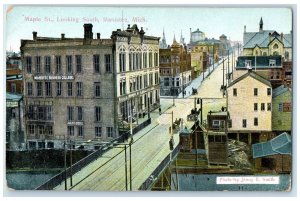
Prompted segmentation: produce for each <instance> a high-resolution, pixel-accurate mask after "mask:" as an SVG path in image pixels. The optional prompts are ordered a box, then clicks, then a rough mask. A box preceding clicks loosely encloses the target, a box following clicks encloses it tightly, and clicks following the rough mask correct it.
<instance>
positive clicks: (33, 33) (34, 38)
mask: <svg viewBox="0 0 300 201" xmlns="http://www.w3.org/2000/svg"><path fill="white" fill-rule="evenodd" d="M32 36H33V40H36V38H37V32H36V31H34V32H32Z"/></svg>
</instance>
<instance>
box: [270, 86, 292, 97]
mask: <svg viewBox="0 0 300 201" xmlns="http://www.w3.org/2000/svg"><path fill="white" fill-rule="evenodd" d="M290 90H291V89H290V88H289V87H286V86H284V85H281V86H279V87H277V88H275V89H273V94H272V97H273V98H275V97H277V96H279V95H281V94H283V93H285V92H287V91H290Z"/></svg>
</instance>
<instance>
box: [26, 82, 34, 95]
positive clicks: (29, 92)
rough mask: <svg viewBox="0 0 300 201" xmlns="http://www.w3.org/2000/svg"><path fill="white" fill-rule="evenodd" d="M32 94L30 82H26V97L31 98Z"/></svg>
mask: <svg viewBox="0 0 300 201" xmlns="http://www.w3.org/2000/svg"><path fill="white" fill-rule="evenodd" d="M32 92H33V91H32V82H28V83H27V95H28V96H32V95H33V93H32Z"/></svg>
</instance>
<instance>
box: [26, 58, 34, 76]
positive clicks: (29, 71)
mask: <svg viewBox="0 0 300 201" xmlns="http://www.w3.org/2000/svg"><path fill="white" fill-rule="evenodd" d="M25 60H26V70H27V73H31V72H32V61H31V57H25Z"/></svg>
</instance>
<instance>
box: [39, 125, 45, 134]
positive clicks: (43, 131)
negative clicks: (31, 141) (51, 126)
mask: <svg viewBox="0 0 300 201" xmlns="http://www.w3.org/2000/svg"><path fill="white" fill-rule="evenodd" d="M38 134H40V135H44V134H45V127H44V126H42V125H40V126H38Z"/></svg>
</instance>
